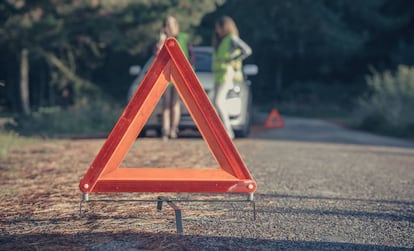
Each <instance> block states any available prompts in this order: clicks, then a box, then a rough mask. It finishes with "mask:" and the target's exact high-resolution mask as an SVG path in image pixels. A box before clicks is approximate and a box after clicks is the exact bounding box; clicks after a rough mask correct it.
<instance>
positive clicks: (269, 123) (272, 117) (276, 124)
mask: <svg viewBox="0 0 414 251" xmlns="http://www.w3.org/2000/svg"><path fill="white" fill-rule="evenodd" d="M264 126H265V127H266V128H280V127H284V126H285V123H284V122H283V120H282V117H281V116H280V114H279V112H278V111H277V109H276V108H273V109H272V111H271V112H270V114H269V117H267V119H266V122H265V124H264Z"/></svg>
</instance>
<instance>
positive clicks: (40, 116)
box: [8, 102, 122, 137]
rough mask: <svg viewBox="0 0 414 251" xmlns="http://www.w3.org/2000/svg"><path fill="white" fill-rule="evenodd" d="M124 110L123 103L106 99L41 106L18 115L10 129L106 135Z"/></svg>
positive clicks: (42, 133)
mask: <svg viewBox="0 0 414 251" xmlns="http://www.w3.org/2000/svg"><path fill="white" fill-rule="evenodd" d="M121 112H122V110H121V108H120V107H117V106H115V105H111V104H108V103H104V102H94V103H89V104H76V105H74V106H71V107H69V108H67V109H63V108H61V107H41V108H39V109H38V111H36V112H33V113H32V114H30V115H29V116H18V117H16V118H15V123H14V124H13V125H11V124H9V125H8V129H13V130H15V131H17V132H19V133H20V134H22V135H40V136H43V137H55V136H58V137H62V136H63V137H64V136H74V135H76V136H81V135H103V134H107V133H109V132H110V131H111V129H112V128H113V126H114V125H115V122H116V120H117V119H118V117H119V115H120V114H121Z"/></svg>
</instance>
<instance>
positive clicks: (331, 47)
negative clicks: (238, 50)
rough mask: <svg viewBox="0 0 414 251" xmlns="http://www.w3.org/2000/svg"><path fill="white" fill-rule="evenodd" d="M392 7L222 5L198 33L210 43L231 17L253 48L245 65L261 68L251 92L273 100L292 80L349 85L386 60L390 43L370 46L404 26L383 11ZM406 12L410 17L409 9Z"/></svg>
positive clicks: (311, 1)
mask: <svg viewBox="0 0 414 251" xmlns="http://www.w3.org/2000/svg"><path fill="white" fill-rule="evenodd" d="M392 2H393V1H391V0H366V1H358V2H354V1H346V0H335V1H329V0H291V1H284V0H276V1H274V0H272V1H271V0H263V1H260V2H254V1H241V0H227V1H226V3H225V4H224V5H222V6H221V7H220V8H218V10H217V11H216V12H215V13H212V14H211V15H207V16H206V17H205V18H204V19H203V21H202V23H201V24H202V25H201V26H200V30H199V31H200V33H202V34H203V36H204V38H205V41H209V37H211V30H212V27H213V22H214V20H215V19H216V17H217V16H219V15H223V14H227V15H228V14H230V15H231V16H232V17H233V18H234V19H235V20H236V22H237V24H238V26H239V29H240V33H241V36H242V37H243V38H244V39H245V40H246V41H247V42H248V43H249V44H251V45H252V47H253V51H254V54H253V56H252V58H251V59H250V60H253V61H254V62H255V63H257V64H259V66H260V76H259V79H258V81H256V82H258V83H259V84H260V85H261V86H260V87H259V86H258V87H257V90H260V91H259V93H258V92H256V93H258V94H259V95H260V96H264V97H267V99H273V98H274V97H280V93H281V92H282V91H283V89H284V88H286V87H289V85H290V84H291V83H294V82H297V81H309V80H312V81H315V80H316V81H326V82H328V81H329V82H332V79H334V80H333V81H343V82H352V81H354V80H355V77H356V76H357V75H358V76H360V77H361V76H363V75H364V74H363V73H362V72H367V65H369V64H370V62H373V61H375V60H377V61H378V60H379V57H381V58H386V57H387V55H385V54H384V53H387V51H386V50H382V48H379V47H384V46H385V45H384V44H386V45H387V47H388V46H389V44H387V43H386V42H383V43H378V47H377V46H372V45H373V44H375V42H377V41H382V38H383V37H384V36H385V35H387V34H389V33H392V32H393V31H396V30H398V29H400V28H401V27H402V26H404V25H405V24H407V21H408V19H407V17H406V16H407V15H403V16H398V14H401V11H398V10H395V12H394V13H390V12H387V7H389V5H393V3H392ZM403 2H404V1H400V2H399V4H400V5H404V6H406V2H407V1H405V2H404V3H403ZM406 12H409V13H410V14H412V13H413V11H412V8H411V11H408V10H406ZM246 17H254V18H246ZM206 29H208V30H206ZM388 42H389V41H388ZM373 55H379V57H377V58H375V59H374V58H373V57H372V56H373ZM261 99H262V100H263V98H261ZM265 100H266V99H265Z"/></svg>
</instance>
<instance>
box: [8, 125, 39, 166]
mask: <svg viewBox="0 0 414 251" xmlns="http://www.w3.org/2000/svg"><path fill="white" fill-rule="evenodd" d="M39 141H40V139H36V138H29V137H22V136H19V135H18V134H17V133H15V132H6V131H4V130H1V129H0V159H1V158H3V157H5V156H6V154H7V151H9V150H10V149H12V148H16V147H19V146H25V145H29V144H35V143H36V142H39Z"/></svg>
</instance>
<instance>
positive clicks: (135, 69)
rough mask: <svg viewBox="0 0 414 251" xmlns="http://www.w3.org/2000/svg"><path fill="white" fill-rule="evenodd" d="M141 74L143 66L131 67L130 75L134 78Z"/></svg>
mask: <svg viewBox="0 0 414 251" xmlns="http://www.w3.org/2000/svg"><path fill="white" fill-rule="evenodd" d="M140 72H141V66H139V65H132V66H130V67H129V74H130V75H132V76H136V75H138V74H139V73H140Z"/></svg>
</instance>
